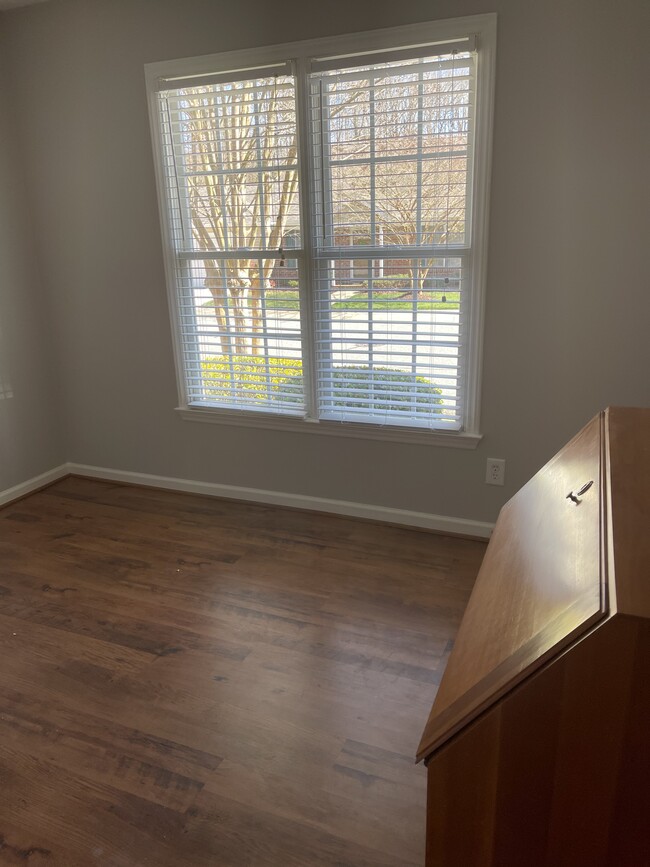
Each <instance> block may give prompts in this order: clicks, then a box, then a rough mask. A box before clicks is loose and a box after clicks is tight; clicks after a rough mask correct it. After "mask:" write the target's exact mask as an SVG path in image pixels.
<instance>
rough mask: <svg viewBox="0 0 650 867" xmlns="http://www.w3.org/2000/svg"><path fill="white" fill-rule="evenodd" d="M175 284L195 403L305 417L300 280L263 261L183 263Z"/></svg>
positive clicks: (275, 264)
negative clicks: (179, 294) (178, 288)
mask: <svg viewBox="0 0 650 867" xmlns="http://www.w3.org/2000/svg"><path fill="white" fill-rule="evenodd" d="M178 283H179V286H180V288H181V305H180V320H181V322H180V324H181V339H182V349H183V356H184V362H185V369H186V372H187V376H188V381H189V382H188V384H189V400H190V403H200V404H203V405H211V406H224V407H228V408H231V409H257V410H264V411H267V412H284V413H290V414H298V415H301V414H303V412H304V399H303V381H302V353H301V335H300V291H299V281H298V280H297V279H290V278H289V277H286V276H285V275H284V274H283V268H282V266H280V265H279V264H278V260H277V259H261V258H260V259H256V260H247V261H243V260H239V259H222V260H205V261H201V262H196V261H195V262H191V263H186V264H185V265H184V266H182V268H181V273H179V275H178Z"/></svg>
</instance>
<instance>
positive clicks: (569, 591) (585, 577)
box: [418, 417, 605, 758]
mask: <svg viewBox="0 0 650 867" xmlns="http://www.w3.org/2000/svg"><path fill="white" fill-rule="evenodd" d="M601 445H602V437H601V419H600V417H598V418H595V419H594V420H593V421H592V422H591V423H590V424H589V425H588V426H587V427H586V428H585V429H584V430H583V431H581V433H580V434H578V436H576V437H575V438H574V439H573V440H572V441H571V443H569V444H568V445H567V446H566V447H565V448H564V449H562V451H561V452H560V453H559V454H558V455H557V456H556V457H555V458H554V459H553V460H552V461H550V462H549V463H548V464H547V465H546V467H544V469H543V470H542V471H540V472H539V473H538V474H537V475H536V476H535V477H534V478H533V479H531V481H530V482H528V484H527V485H525V486H524V487H523V488H522V489H521V490H520V491H519V492H518V493H517V494H516V495H515V496H514V497H513V498H512V499H511V500H510V501H509V502H508V503H507V504H506V505H505V506H504V507H503V509H502V510H501V514H500V515H499V519H498V521H497V525H496V527H495V530H494V533H493V535H492V539H491V540H490V544H489V546H488V550H487V553H486V555H485V558H484V560H483V564H482V566H481V570H480V572H479V576H478V579H477V581H476V584H475V587H474V590H473V592H472V597H471V599H470V602H469V605H468V606H467V610H466V612H465V615H464V617H463V622H462V625H461V628H460V631H459V633H458V637H457V640H456V644H455V647H454V652H453V654H452V655H451V658H450V660H449V665H448V666H447V669H446V671H445V676H444V678H443V680H442V683H441V686H440V689H439V691H438V693H437V695H436V700H435V703H434V705H433V707H432V709H431V713H430V715H429V719H428V722H427V725H426V727H425V730H424V733H423V735H422V740H421V743H420V747H419V750H418V758H423V757H424V756H425V755H427V754H429V753H430V752H431V751H432V750H434V749H437V747H438V746H440V744H441V743H442V742H443V741H444V740H445V739H446V738H449V737H451V736H452V735H453V734H454V733H455V732H456V731H459V730H460V728H461V727H462V726H463V725H465V724H466V723H467V722H468V721H469V720H471V719H472V718H473V717H475V716H476V715H477V714H478V713H480V712H481V711H482V710H483V709H484V708H485V707H487V706H488V705H489V704H490V703H492V702H494V701H495V700H496V699H497V698H498V696H499V695H500V694H502V693H503V691H504V690H507V689H511V688H512V686H513V685H514V684H515V683H517V682H518V681H519V680H521V679H522V678H524V677H526V676H528V675H529V674H530V673H531V672H532V671H533V670H534V669H535V668H536V667H539V666H540V665H541V664H543V662H544V661H545V660H546V659H547V658H548V656H549V654H552V653H556V652H558V650H559V649H561V647H562V646H565V645H567V644H569V643H570V642H571V641H573V640H574V639H575V637H576V636H577V635H579V634H580V633H581V632H584V631H585V630H586V629H587V628H589V626H591V625H592V624H593V623H594V622H596V621H597V620H598V619H600V618H601V617H602V616H603V615H604V611H605V601H604V599H603V598H602V594H601V584H602V581H603V568H604V567H603V564H602V563H601V559H602V557H601V546H600V520H601V518H600V516H601V510H602V508H603V506H602V504H601V491H602V485H601V474H602V462H601ZM589 482H591V485H590V487H589V488H588V490H587V491H586V492H585V493H584V494H583V495H582V496H581V497H578V498H577V499H578V501H579V502H578V503H574V502H572V501H571V500H570V499H567V494H569V493H570V492H575V491H578V490H580V489H581V488H582V486H583V485H585V484H586V483H589Z"/></svg>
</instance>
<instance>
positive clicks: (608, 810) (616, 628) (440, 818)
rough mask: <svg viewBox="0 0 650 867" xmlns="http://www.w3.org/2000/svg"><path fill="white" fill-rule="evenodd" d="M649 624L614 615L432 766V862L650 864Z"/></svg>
mask: <svg viewBox="0 0 650 867" xmlns="http://www.w3.org/2000/svg"><path fill="white" fill-rule="evenodd" d="M649 719H650V622H649V621H647V620H643V619H641V618H633V617H628V616H627V615H623V616H621V617H615V618H613V619H611V620H608V621H607V622H606V623H605V624H604V625H602V626H599V627H597V628H596V629H595V630H594V632H593V633H592V634H590V636H589V637H588V638H585V639H583V640H581V641H578V643H577V644H576V645H575V646H574V647H572V648H571V649H570V650H568V651H566V652H565V653H564V654H563V655H562V656H561V657H560V658H559V659H558V660H556V661H555V662H554V663H553V664H552V665H549V666H548V667H547V668H545V669H544V670H542V671H540V672H538V673H536V674H534V675H533V676H532V677H531V678H529V679H528V680H526V681H525V682H524V683H523V684H521V685H519V686H518V687H516V688H515V689H514V690H513V691H512V692H511V693H509V694H508V695H507V696H506V697H505V698H504V699H502V700H501V701H500V702H499V703H498V704H496V705H495V706H494V707H493V708H491V709H490V710H489V711H487V712H486V713H485V714H484V715H483V716H481V717H480V718H479V719H478V720H476V721H475V722H474V723H472V724H471V725H469V726H468V727H467V728H466V729H465V730H464V731H463V732H462V733H461V734H459V735H458V736H457V737H456V738H455V739H453V740H452V741H451V742H450V743H449V744H448V745H446V746H445V747H443V748H442V749H441V750H439V751H438V752H436V753H435V754H434V756H433V757H432V758H431V761H430V762H429V765H428V768H429V771H428V773H429V795H428V798H429V809H428V835H427V836H428V851H427V867H523V865H525V867H650V822H649V821H648V819H649V817H650V788H649V786H648V780H649V779H650V743H649V740H650V739H649V738H648V720H649Z"/></svg>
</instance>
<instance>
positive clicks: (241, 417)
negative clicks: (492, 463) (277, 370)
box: [176, 406, 482, 449]
mask: <svg viewBox="0 0 650 867" xmlns="http://www.w3.org/2000/svg"><path fill="white" fill-rule="evenodd" d="M176 412H177V413H178V414H179V415H180V417H181V418H182V419H184V420H185V421H198V422H207V423H208V424H225V425H234V426H236V427H256V428H267V429H269V430H283V431H291V432H293V433H307V434H319V435H321V436H338V437H351V438H353V439H363V440H385V441H388V442H398V443H420V444H422V445H431V446H446V447H448V448H454V449H475V448H476V447H477V445H478V444H479V443H480V441H481V439H482V435H481V434H474V433H466V432H465V431H431V430H419V429H414V428H401V427H395V426H390V427H380V426H377V427H374V426H372V425H366V424H358V423H354V422H338V421H312V420H307V419H304V418H296V417H294V418H292V417H290V416H274V415H267V414H264V413H242V412H229V411H228V410H221V409H207V408H204V407H198V406H179V407H177V408H176Z"/></svg>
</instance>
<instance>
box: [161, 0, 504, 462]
mask: <svg viewBox="0 0 650 867" xmlns="http://www.w3.org/2000/svg"><path fill="white" fill-rule="evenodd" d="M468 36H474V38H475V40H476V47H477V49H478V53H477V61H476V62H477V92H476V97H477V98H476V104H477V108H476V116H475V149H476V163H475V167H474V172H473V188H472V191H471V200H472V225H471V237H472V239H473V241H472V246H473V273H472V284H473V302H472V309H471V313H470V315H469V316H468V318H467V320H466V326H467V329H468V348H467V357H466V382H467V387H466V398H465V406H464V413H463V416H464V425H463V430H461V431H448V432H447V431H439V430H423V429H419V428H410V427H409V428H407V427H396V426H392V425H391V426H385V427H382V426H375V425H372V424H367V423H362V422H360V423H349V422H332V421H324V420H319V419H313V418H308V419H303V418H291V417H283V416H281V415H278V416H275V415H270V414H266V413H261V412H260V413H258V412H255V411H251V412H237V411H232V410H227V409H220V408H217V407H215V408H209V409H208V408H205V407H196V406H189V405H188V402H187V398H186V394H185V385H184V374H183V364H182V353H181V346H180V340H179V334H180V327H179V325H180V323H179V317H178V304H177V298H176V294H175V291H174V271H175V257H174V252H173V250H172V248H171V244H170V243H169V238H170V237H171V232H170V227H169V224H168V219H169V218H168V213H167V207H166V197H165V188H164V173H163V171H162V165H163V159H162V148H161V139H160V135H159V130H158V110H157V92H158V90H159V87H160V82H161V80H169V79H175V78H183V79H187V78H190V77H194V76H197V77H198V76H202V75H209V74H218V73H219V72H228V71H232V70H237V69H241V70H245V69H250V68H257V67H260V66H267V65H271V64H274V63H278V62H282V63H284V62H286V61H287V60H288V59H290V60H294V61H296V62H297V64H298V68H299V69H300V68H302V69H305V68H306V63H307V61H308V60H313V59H315V58H319V57H332V56H335V55H338V56H342V57H343V56H345V55H346V54H360V53H363V52H369V51H381V50H388V49H394V48H395V46H399V45H411V46H417V45H419V44H422V45H431V44H432V43H435V42H448V41H450V40H455V39H465V38H467V37H468ZM495 53H496V14H495V13H489V14H485V15H473V16H467V17H463V18H449V19H445V20H441V21H431V22H426V23H423V24H409V25H405V26H402V27H391V28H386V29H382V30H370V31H364V32H359V33H350V34H346V35H344V36H333V37H325V38H321V39H309V40H305V41H301V42H289V43H284V44H281V45H271V46H265V47H262V48H250V49H244V50H241V51H227V52H220V53H219V54H216V55H202V56H199V57H192V58H185V59H180V60H170V61H162V62H157V63H149V64H146V66H145V79H146V85H147V98H148V103H149V119H150V125H151V138H152V143H153V151H154V162H155V169H156V186H157V192H158V203H159V208H158V210H159V213H160V220H161V229H162V240H163V254H164V265H165V276H166V283H167V293H168V304H169V311H170V318H171V322H172V341H173V348H174V360H175V364H176V379H177V385H178V390H179V406H178V408H177V412H178V413H179V416H180V417H181V418H183V419H185V420H189V421H200V422H206V421H207V422H210V423H217V424H226V425H237V426H243V427H257V428H269V429H274V430H287V431H294V432H304V433H310V434H313V433H318V434H324V435H329V436H332V435H333V436H346V437H354V438H361V439H382V440H389V441H397V442H415V443H429V444H431V445H439V446H451V447H455V448H464V449H472V448H476V446H477V445H478V443H479V442H480V440H481V438H482V437H481V434H480V429H479V423H480V393H481V380H482V356H483V320H484V310H485V284H486V276H487V248H488V211H489V193H490V167H491V164H492V137H493V124H494V80H495ZM304 96H305V98H306V95H304ZM306 111H307V105H306V104H304V99H303V100H299V105H298V112H299V115H301V114H303V112H306ZM299 126H300V121H299ZM305 193H306V191H304V192H303V195H304V194H305ZM475 239H478V240H475ZM303 243H304V245H305V253H306V254H307V255H309V245H310V244H311V238H310V237H309V233H305V239H304V242H303ZM305 306H306V307H310V306H311V299H309V302H308V304H307V305H305ZM309 312H310V311H306V313H307V314H308V313H309ZM312 392H313V389H312Z"/></svg>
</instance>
